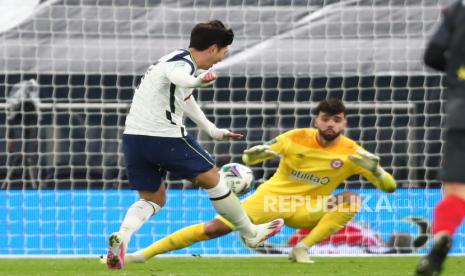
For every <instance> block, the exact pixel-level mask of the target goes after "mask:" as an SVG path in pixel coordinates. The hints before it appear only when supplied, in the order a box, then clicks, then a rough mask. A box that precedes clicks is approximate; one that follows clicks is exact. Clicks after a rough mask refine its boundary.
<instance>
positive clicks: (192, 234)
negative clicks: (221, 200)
mask: <svg viewBox="0 0 465 276" xmlns="http://www.w3.org/2000/svg"><path fill="white" fill-rule="evenodd" d="M209 239H210V238H209V237H208V236H207V235H206V234H205V224H204V223H200V224H196V225H191V226H189V227H185V228H182V229H180V230H178V231H176V232H174V233H173V234H171V235H169V236H167V237H165V238H163V239H161V240H159V241H156V242H154V243H153V244H151V245H150V246H149V247H147V248H145V249H143V250H142V251H141V252H142V254H143V255H144V257H145V260H148V259H150V258H152V257H154V256H155V255H159V254H162V253H165V252H169V251H173V250H177V249H181V248H185V247H188V246H189V245H192V244H194V243H196V242H199V241H205V240H209Z"/></svg>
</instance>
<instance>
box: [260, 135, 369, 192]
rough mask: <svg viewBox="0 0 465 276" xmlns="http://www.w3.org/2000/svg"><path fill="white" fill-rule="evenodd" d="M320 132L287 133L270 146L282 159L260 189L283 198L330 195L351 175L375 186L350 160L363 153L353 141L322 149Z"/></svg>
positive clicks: (344, 137)
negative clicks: (353, 155)
mask: <svg viewBox="0 0 465 276" xmlns="http://www.w3.org/2000/svg"><path fill="white" fill-rule="evenodd" d="M317 135H318V130H316V129H312V128H302V129H295V130H291V131H288V132H285V133H283V134H281V135H279V136H278V137H276V139H274V140H273V141H271V143H268V144H270V150H273V151H275V152H277V153H279V154H280V155H281V161H280V163H279V167H278V169H277V171H276V172H275V174H274V175H273V177H271V178H270V179H269V180H268V181H266V182H265V183H263V184H262V185H261V186H260V188H259V189H264V190H266V191H268V192H271V193H273V194H284V195H293V194H300V195H310V196H317V195H330V194H331V193H332V192H333V191H334V190H335V189H336V188H337V187H338V186H339V184H341V183H342V182H343V181H344V180H346V179H347V178H349V177H350V176H352V175H362V176H364V177H365V178H367V179H368V180H369V181H370V182H372V183H373V184H375V185H376V183H378V179H377V178H376V177H374V176H373V174H372V173H371V172H369V171H368V170H366V169H363V168H361V167H359V166H357V165H355V164H354V163H352V162H351V161H350V160H349V159H348V156H349V155H351V154H355V153H356V152H355V151H356V150H357V149H362V150H363V148H362V147H361V146H359V145H358V144H357V143H356V142H354V141H353V140H351V139H350V138H348V137H346V136H344V135H341V136H340V139H339V140H338V142H337V143H336V144H334V145H332V146H329V147H322V146H321V145H320V144H319V143H318V141H317Z"/></svg>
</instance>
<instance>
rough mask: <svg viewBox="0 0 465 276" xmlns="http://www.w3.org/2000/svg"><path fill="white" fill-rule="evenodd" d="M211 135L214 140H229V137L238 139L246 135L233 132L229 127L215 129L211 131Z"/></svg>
mask: <svg viewBox="0 0 465 276" xmlns="http://www.w3.org/2000/svg"><path fill="white" fill-rule="evenodd" d="M210 136H211V137H212V138H213V139H214V140H218V141H221V140H227V139H234V140H237V139H241V138H242V137H244V135H242V134H239V133H233V132H231V131H229V130H228V129H225V128H217V129H213V131H212V132H211V133H210Z"/></svg>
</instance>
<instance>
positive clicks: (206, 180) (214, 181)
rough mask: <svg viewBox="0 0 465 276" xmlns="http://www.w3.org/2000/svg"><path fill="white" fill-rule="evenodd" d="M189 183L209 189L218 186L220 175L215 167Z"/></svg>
mask: <svg viewBox="0 0 465 276" xmlns="http://www.w3.org/2000/svg"><path fill="white" fill-rule="evenodd" d="M191 181H192V182H193V183H195V184H197V185H199V186H200V187H202V188H204V189H211V188H214V187H216V186H217V185H218V183H219V182H220V174H219V170H218V168H217V167H216V166H215V167H213V168H211V169H210V170H209V171H206V172H203V173H201V174H199V175H198V176H197V177H196V178H194V179H191Z"/></svg>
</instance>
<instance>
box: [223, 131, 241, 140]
mask: <svg viewBox="0 0 465 276" xmlns="http://www.w3.org/2000/svg"><path fill="white" fill-rule="evenodd" d="M242 138H244V135H242V134H240V133H232V132H230V133H228V134H225V135H224V136H223V139H233V140H238V139H242Z"/></svg>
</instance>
